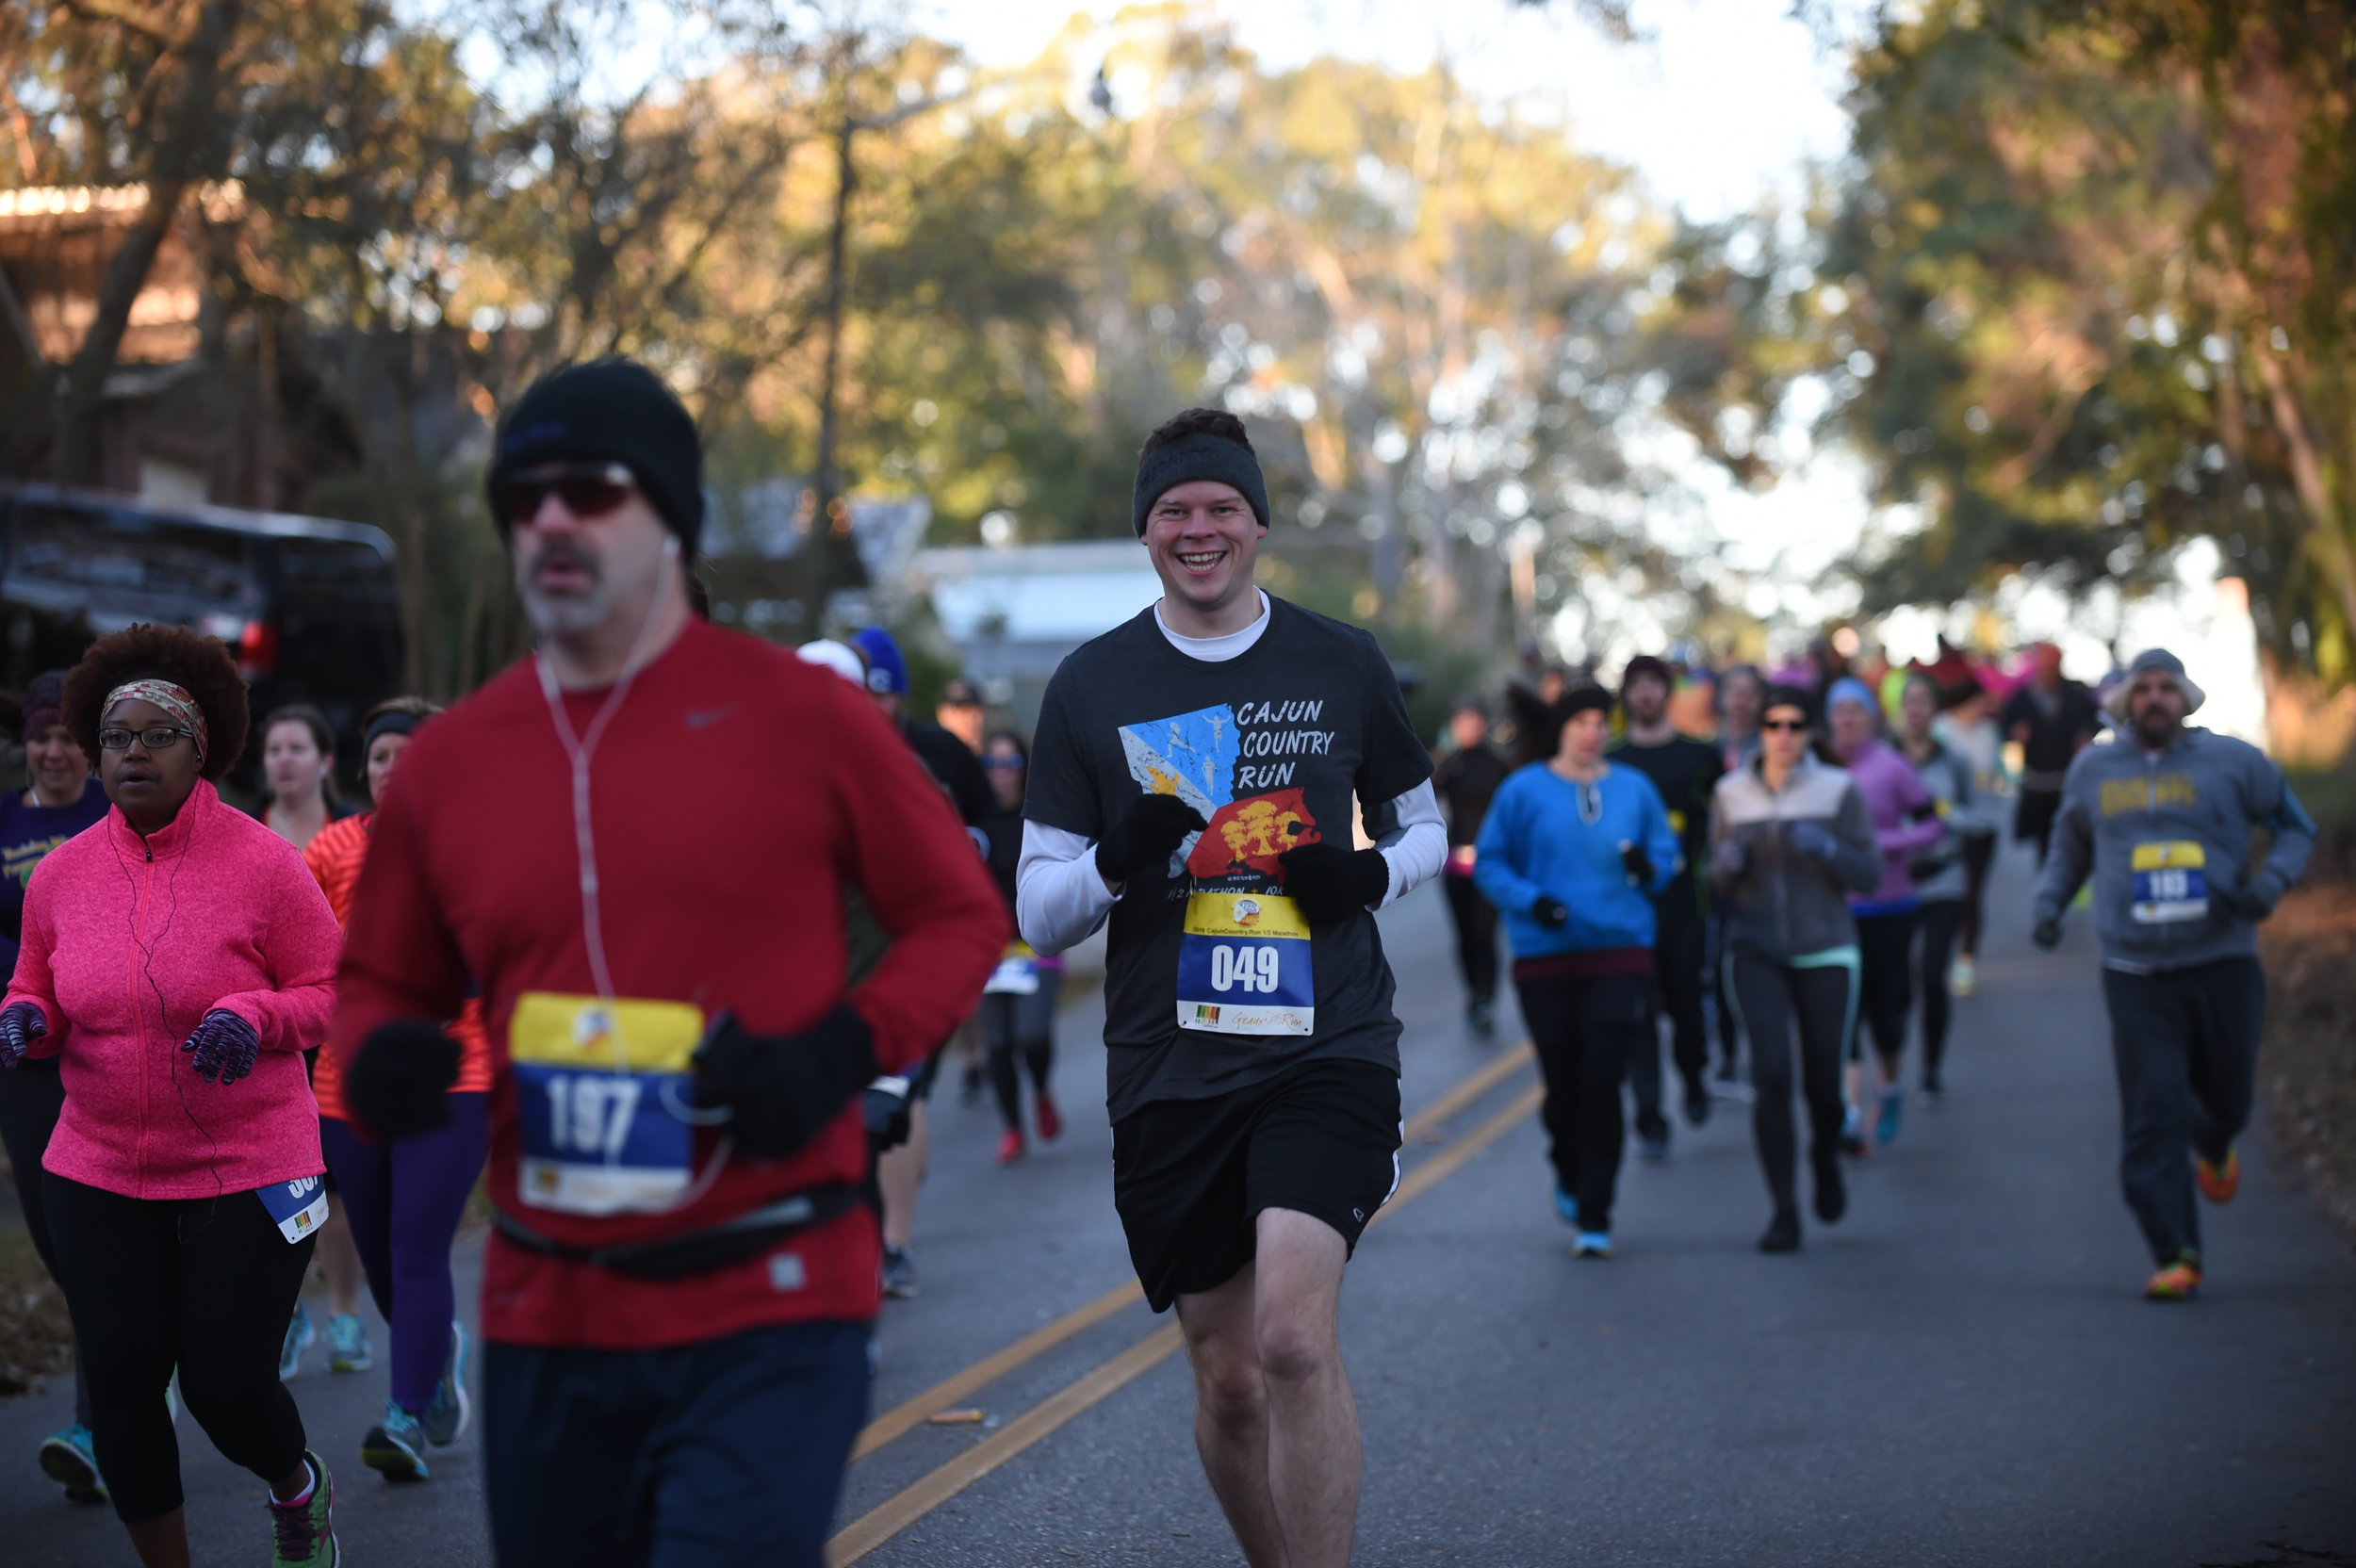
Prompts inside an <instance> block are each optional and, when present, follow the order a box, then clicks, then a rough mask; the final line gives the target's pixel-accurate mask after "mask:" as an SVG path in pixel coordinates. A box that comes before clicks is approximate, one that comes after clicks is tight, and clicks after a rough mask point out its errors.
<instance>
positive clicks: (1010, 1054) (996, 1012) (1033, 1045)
mask: <svg viewBox="0 0 2356 1568" xmlns="http://www.w3.org/2000/svg"><path fill="white" fill-rule="evenodd" d="M1038 975H1039V989H1037V990H1035V991H1033V992H1032V993H1031V994H1030V995H1028V996H1023V995H1019V994H1017V993H1016V992H1013V991H991V992H990V993H988V994H987V995H985V996H984V997H983V998H982V1010H981V1014H980V1017H981V1023H982V1043H983V1044H984V1045H985V1046H986V1047H987V1048H988V1051H989V1054H990V1088H991V1090H992V1091H993V1092H994V1093H995V1094H996V1095H997V1097H998V1115H999V1116H1000V1117H1001V1118H1002V1119H1004V1120H1005V1121H1006V1125H1007V1126H1008V1127H1010V1128H1012V1129H1013V1130H1014V1131H1016V1132H1018V1133H1019V1132H1021V1131H1022V1130H1023V1081H1022V1079H1021V1078H1020V1077H1019V1076H1018V1075H1017V1074H1016V1072H1015V1058H1016V1057H1017V1056H1018V1055H1019V1056H1021V1057H1022V1058H1023V1066H1024V1067H1025V1068H1027V1069H1029V1070H1030V1074H1031V1087H1032V1090H1033V1091H1034V1092H1036V1093H1039V1094H1045V1093H1046V1092H1047V1080H1048V1078H1049V1077H1050V1076H1051V1075H1052V1074H1053V1073H1054V1072H1055V993H1056V991H1057V989H1058V988H1059V983H1060V982H1061V981H1062V979H1063V976H1062V975H1061V974H1059V973H1057V972H1055V971H1054V970H1052V969H1044V968H1042V969H1040V970H1039V971H1038Z"/></svg>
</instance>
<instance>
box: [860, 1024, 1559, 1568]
mask: <svg viewBox="0 0 2356 1568" xmlns="http://www.w3.org/2000/svg"><path fill="white" fill-rule="evenodd" d="M1496 1067H1497V1064H1496V1063H1491V1064H1490V1066H1489V1067H1488V1068H1484V1069H1482V1071H1484V1072H1487V1071H1492V1070H1495V1069H1496ZM1498 1076H1499V1077H1502V1076H1504V1074H1503V1073H1499V1074H1498ZM1468 1098H1469V1097H1468ZM1545 1098H1546V1090H1545V1088H1544V1087H1543V1086H1537V1085H1532V1086H1530V1088H1529V1089H1527V1090H1525V1091H1524V1092H1522V1093H1521V1094H1519V1095H1516V1096H1515V1097H1514V1099H1513V1103H1512V1104H1510V1105H1508V1106H1506V1107H1505V1108H1504V1109H1503V1110H1501V1111H1499V1112H1497V1114H1496V1115H1495V1116H1492V1117H1490V1118H1489V1119H1487V1120H1486V1121H1483V1122H1482V1123H1481V1125H1480V1126H1478V1127H1476V1128H1474V1129H1473V1130H1472V1131H1471V1132H1469V1133H1467V1134H1465V1135H1464V1136H1463V1137H1461V1138H1459V1139H1457V1140H1456V1141H1455V1142H1454V1143H1452V1144H1450V1145H1448V1147H1447V1148H1446V1149H1444V1150H1442V1151H1440V1152H1438V1153H1437V1154H1434V1155H1432V1158H1430V1159H1429V1160H1426V1161H1424V1162H1423V1163H1422V1164H1420V1165H1418V1166H1417V1167H1415V1171H1414V1172H1413V1173H1412V1174H1411V1175H1409V1176H1408V1178H1407V1179H1406V1180H1405V1181H1402V1182H1401V1183H1399V1191H1398V1192H1397V1193H1396V1194H1394V1195H1393V1196H1392V1198H1391V1201H1389V1202H1388V1203H1385V1204H1384V1205H1383V1208H1382V1210H1381V1212H1379V1213H1378V1214H1376V1215H1375V1217H1374V1218H1373V1219H1372V1220H1369V1221H1368V1222H1367V1223H1368V1224H1369V1225H1370V1226H1371V1225H1374V1224H1379V1223H1380V1222H1381V1221H1382V1220H1383V1218H1384V1217H1387V1216H1389V1215H1391V1214H1393V1213H1395V1212H1397V1211H1398V1210H1399V1209H1400V1208H1402V1207H1404V1206H1405V1205H1407V1204H1409V1203H1412V1202H1414V1201H1415V1200H1416V1199H1418V1198H1420V1197H1422V1196H1423V1195H1424V1194H1425V1193H1427V1192H1429V1191H1431V1190H1432V1188H1433V1187H1435V1186H1437V1185H1438V1184H1440V1183H1442V1182H1444V1181H1446V1180H1447V1179H1448V1177H1450V1176H1452V1175H1454V1174H1455V1173H1456V1172H1457V1171H1458V1170H1460V1169H1462V1168H1464V1162H1465V1161H1467V1160H1469V1159H1471V1158H1472V1157H1473V1156H1474V1155H1475V1154H1478V1153H1480V1152H1481V1150H1483V1149H1485V1148H1487V1147H1488V1146H1489V1145H1490V1144H1492V1143H1495V1142H1496V1141H1497V1139H1499V1138H1501V1137H1503V1136H1504V1135H1506V1134H1507V1133H1510V1132H1512V1131H1513V1128H1514V1126H1515V1125H1516V1124H1517V1123H1519V1122H1520V1121H1522V1120H1523V1119H1525V1118H1527V1117H1528V1116H1529V1115H1530V1112H1531V1111H1533V1110H1535V1109H1536V1108H1537V1106H1538V1103H1539V1102H1541V1101H1543V1100H1544V1099H1545ZM1082 1310H1084V1311H1085V1310H1087V1309H1082ZM1042 1332H1044V1331H1043V1330H1042ZM1183 1343H1184V1340H1183V1339H1182V1338H1181V1336H1180V1333H1179V1328H1178V1325H1177V1324H1175V1323H1170V1324H1167V1325H1165V1326H1164V1327H1162V1328H1160V1329H1157V1330H1155V1331H1153V1333H1150V1334H1148V1335H1146V1337H1145V1338H1143V1339H1141V1340H1138V1341H1137V1343H1136V1344H1135V1345H1132V1346H1130V1347H1129V1348H1127V1349H1126V1350H1123V1351H1122V1352H1121V1354H1119V1355H1117V1356H1115V1357H1114V1358H1113V1359H1112V1360H1110V1361H1108V1362H1105V1363H1104V1364H1103V1365H1101V1366H1099V1367H1097V1368H1096V1369H1095V1370H1094V1371H1091V1372H1088V1373H1084V1374H1083V1375H1082V1376H1080V1377H1079V1378H1077V1379H1076V1380H1073V1381H1072V1382H1070V1383H1067V1384H1065V1385H1064V1386H1063V1387H1062V1388H1061V1389H1059V1390H1057V1391H1056V1392H1055V1393H1054V1394H1051V1395H1049V1396H1048V1397H1046V1398H1045V1399H1043V1400H1041V1401H1040V1402H1039V1404H1037V1405H1034V1406H1033V1407H1031V1409H1029V1410H1027V1411H1025V1412H1023V1413H1022V1414H1021V1415H1018V1416H1016V1417H1015V1418H1014V1419H1013V1420H1012V1421H1009V1422H1007V1423H1006V1426H1005V1427H1003V1428H1001V1429H999V1430H998V1431H997V1432H995V1433H993V1434H991V1435H990V1436H989V1437H987V1438H984V1439H983V1440H982V1441H981V1442H979V1443H977V1444H975V1445H973V1447H971V1448H968V1449H967V1450H966V1451H965V1452H964V1453H962V1454H959V1455H958V1456H957V1458H955V1459H953V1460H951V1461H950V1462H948V1463H946V1464H943V1465H941V1467H939V1468H938V1469H936V1470H933V1471H931V1472H929V1473H928V1474H926V1475H924V1476H923V1477H921V1478H918V1479H917V1480H915V1481H914V1482H912V1483H910V1484H909V1485H908V1486H907V1487H906V1488H904V1489H903V1490H901V1491H899V1492H897V1493H895V1494H893V1495H892V1496H890V1497H888V1498H886V1499H884V1501H883V1502H881V1503H879V1504H877V1505H876V1506H875V1508H873V1509H871V1510H869V1511H867V1512H866V1513H864V1514H861V1515H860V1516H859V1518H858V1519H856V1520H854V1521H852V1522H851V1523H850V1524H849V1525H848V1526H846V1527H843V1529H842V1530H840V1531H839V1532H837V1533H836V1535H835V1537H834V1539H832V1540H831V1541H829V1542H827V1543H826V1563H827V1568H846V1565H847V1564H850V1563H853V1562H857V1561H858V1560H859V1559H860V1558H863V1557H865V1556H866V1555H867V1554H868V1553H870V1552H872V1551H874V1550H875V1548H876V1547H878V1546H880V1545H882V1544H884V1543H885V1542H887V1541H889V1540H891V1539H892V1537H893V1536H895V1535H897V1534H899V1533H900V1532H901V1531H902V1530H904V1529H906V1528H908V1527H909V1526H910V1525H913V1524H914V1523H916V1521H918V1520H919V1519H922V1518H923V1517H924V1515H925V1514H927V1513H930V1512H931V1511H933V1510H935V1509H937V1508H939V1507H940V1506H941V1504H943V1503H945V1502H947V1501H948V1500H949V1499H950V1498H952V1497H954V1496H956V1495H957V1494H958V1493H960V1492H962V1491H964V1490H965V1489H966V1488H967V1487H969V1486H972V1485H973V1483H974V1482H975V1481H977V1480H980V1479H981V1478H983V1477H984V1476H987V1475H989V1474H990V1472H991V1471H992V1470H995V1469H997V1468H998V1467H999V1466H1000V1465H1002V1464H1004V1463H1006V1462H1007V1461H1008V1460H1010V1459H1013V1458H1015V1457H1016V1456H1017V1455H1019V1454H1021V1453H1022V1452H1023V1450H1024V1449H1026V1448H1029V1447H1030V1446H1033V1445H1034V1444H1036V1443H1038V1442H1039V1441H1040V1440H1041V1439H1042V1438H1045V1437H1047V1436H1049V1435H1050V1434H1051V1433H1053V1432H1055V1430H1057V1429H1060V1428H1061V1427H1063V1426H1064V1425H1065V1424H1067V1423H1068V1422H1070V1421H1071V1420H1072V1418H1073V1417H1074V1416H1077V1415H1081V1414H1084V1413H1087V1412H1088V1411H1089V1410H1091V1409H1093V1408H1094V1407H1095V1406H1097V1405H1098V1404H1101V1403H1103V1402H1104V1399H1106V1398H1107V1397H1110V1396H1112V1395H1113V1394H1114V1393H1116V1392H1118V1391H1119V1390H1121V1388H1124V1387H1126V1386H1127V1385H1128V1384H1129V1383H1131V1382H1133V1381H1135V1380H1137V1378H1139V1377H1140V1376H1142V1375H1143V1374H1145V1373H1146V1372H1149V1371H1151V1370H1153V1368H1154V1367H1155V1366H1158V1365H1160V1364H1161V1363H1162V1362H1164V1361H1166V1360H1168V1359H1169V1358H1170V1356H1171V1355H1173V1354H1175V1353H1176V1351H1177V1350H1178V1348H1179V1347H1180V1346H1181V1345H1182V1344H1183Z"/></svg>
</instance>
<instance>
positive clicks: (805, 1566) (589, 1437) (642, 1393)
mask: <svg viewBox="0 0 2356 1568" xmlns="http://www.w3.org/2000/svg"><path fill="white" fill-rule="evenodd" d="M870 1333H871V1328H870V1326H869V1325H868V1324H865V1323H793V1324H787V1325H784V1326H782V1327H778V1328H771V1329H747V1330H744V1331H742V1332H740V1333H733V1334H727V1335H724V1336H722V1337H721V1338H718V1339H711V1340H705V1341H703V1342H702V1343H701V1344H697V1345H682V1346H678V1347H675V1348H670V1349H663V1350H584V1349H572V1348H557V1349H544V1348H536V1347H532V1346H521V1345H499V1344H493V1345H489V1346H486V1347H485V1348H484V1352H483V1481H484V1492H485V1494H486V1497H487V1501H488V1502H489V1504H490V1511H491V1541H492V1545H493V1547H494V1549H495V1550H496V1551H497V1552H498V1554H499V1568H686V1565H688V1564H694V1565H695V1568H756V1565H758V1568H820V1564H821V1562H822V1561H823V1560H824V1557H825V1552H826V1535H827V1531H828V1529H829V1527H831V1526H832V1524H833V1521H834V1510H835V1503H836V1501H837V1499H838V1498H839V1497H840V1496H841V1495H842V1491H843V1466H844V1465H845V1464H846V1463H848V1462H849V1460H850V1455H851V1444H852V1442H853V1440H854V1439H856V1438H857V1437H858V1435H859V1428H860V1426H861V1425H862V1424H863V1423H864V1422H865V1421H866V1419H867V1387H868V1380H869V1370H868V1339H869V1335H870Z"/></svg>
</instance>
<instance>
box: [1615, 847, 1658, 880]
mask: <svg viewBox="0 0 2356 1568" xmlns="http://www.w3.org/2000/svg"><path fill="white" fill-rule="evenodd" d="M1620 869H1621V870H1623V871H1625V872H1627V873H1628V881H1629V882H1630V883H1631V884H1632V885H1634V886H1636V887H1639V888H1649V887H1651V886H1652V874H1653V863H1652V857H1651V856H1649V855H1647V854H1645V853H1644V845H1643V844H1632V843H1631V844H1622V845H1621V846H1620Z"/></svg>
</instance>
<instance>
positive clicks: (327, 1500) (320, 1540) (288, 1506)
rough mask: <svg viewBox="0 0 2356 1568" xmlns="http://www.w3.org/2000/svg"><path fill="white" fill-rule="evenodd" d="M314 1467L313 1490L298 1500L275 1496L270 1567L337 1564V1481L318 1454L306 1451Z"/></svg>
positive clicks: (306, 1567) (317, 1567)
mask: <svg viewBox="0 0 2356 1568" xmlns="http://www.w3.org/2000/svg"><path fill="white" fill-rule="evenodd" d="M303 1463H305V1464H307V1465H309V1466H310V1467H311V1495H309V1496H308V1497H305V1498H303V1501H301V1502H299V1503H282V1502H280V1501H279V1500H278V1499H277V1498H275V1497H272V1498H270V1500H269V1502H268V1503H267V1504H266V1505H265V1506H266V1507H268V1508H269V1510H270V1537H271V1542H270V1568H335V1563H336V1561H337V1557H336V1552H335V1479H334V1478H332V1477H331V1476H329V1475H328V1473H327V1466H326V1465H325V1464H323V1463H321V1462H320V1461H319V1455H317V1454H315V1453H312V1452H311V1451H310V1450H309V1449H307V1448H306V1449H304V1450H303Z"/></svg>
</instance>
